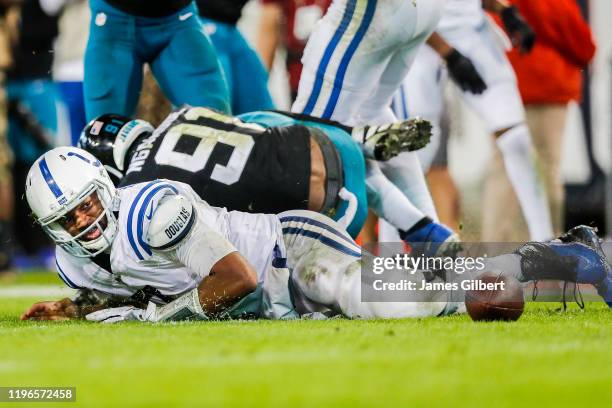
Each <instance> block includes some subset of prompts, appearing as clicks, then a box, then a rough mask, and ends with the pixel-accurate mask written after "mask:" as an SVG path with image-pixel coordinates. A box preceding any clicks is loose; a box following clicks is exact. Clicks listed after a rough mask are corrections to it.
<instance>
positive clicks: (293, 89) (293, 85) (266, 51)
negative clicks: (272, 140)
mask: <svg viewBox="0 0 612 408" xmlns="http://www.w3.org/2000/svg"><path fill="white" fill-rule="evenodd" d="M260 3H261V19H260V22H259V27H258V36H257V51H258V52H259V55H261V58H262V60H263V62H264V64H265V66H266V68H267V69H268V71H270V70H271V69H272V64H273V63H274V58H275V55H276V52H277V49H279V48H284V50H285V54H286V56H285V67H286V69H287V74H288V76H289V90H290V93H291V101H294V100H295V98H296V97H297V92H298V85H299V83H300V75H301V73H302V54H303V52H304V48H305V47H306V41H307V40H308V37H309V36H310V34H311V33H312V31H313V30H314V28H315V25H316V24H317V22H318V21H319V20H320V19H321V17H323V15H324V14H325V11H326V10H327V8H328V7H329V5H330V4H331V0H260Z"/></svg>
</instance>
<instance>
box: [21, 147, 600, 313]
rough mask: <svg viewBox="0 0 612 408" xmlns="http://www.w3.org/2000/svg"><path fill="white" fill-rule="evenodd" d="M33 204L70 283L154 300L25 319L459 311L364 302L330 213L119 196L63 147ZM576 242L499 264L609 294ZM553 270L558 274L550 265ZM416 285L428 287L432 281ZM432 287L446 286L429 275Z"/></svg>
mask: <svg viewBox="0 0 612 408" xmlns="http://www.w3.org/2000/svg"><path fill="white" fill-rule="evenodd" d="M26 197H27V200H28V204H29V205H30V207H31V209H32V211H33V214H34V216H35V218H36V220H37V222H38V223H39V224H40V225H41V226H42V228H43V229H44V231H45V232H46V233H47V234H48V235H49V236H50V237H51V238H52V239H53V240H54V241H55V242H56V244H57V253H56V256H57V267H58V273H59V274H60V276H61V277H62V279H63V280H64V281H65V282H66V283H67V284H68V285H69V286H71V287H74V288H87V289H91V290H94V291H96V292H98V293H102V294H107V295H115V296H119V297H123V298H126V299H127V303H130V301H133V302H137V301H138V300H140V301H142V300H143V299H142V298H141V299H136V298H135V295H137V294H139V293H145V295H146V294H147V293H148V294H149V296H148V298H147V299H146V300H150V302H149V304H148V306H147V308H146V309H144V308H140V307H136V306H134V305H133V304H132V305H126V306H120V307H111V308H108V305H107V304H100V305H93V307H89V308H81V307H80V305H79V304H78V303H75V302H73V301H72V300H69V299H64V300H60V301H56V302H41V303H37V304H34V305H33V306H32V307H30V309H29V310H27V311H26V312H25V313H24V314H23V316H22V319H24V320H25V319H50V320H57V319H65V318H77V317H81V318H82V317H84V315H85V313H87V318H88V319H89V320H94V321H102V322H116V321H122V320H143V321H153V322H159V321H167V320H184V319H198V320H208V319H212V318H223V317H244V316H245V314H246V315H252V316H254V317H265V318H270V319H283V318H296V317H299V316H301V315H305V314H308V313H315V312H325V315H326V316H329V315H337V314H342V315H344V316H347V317H350V318H401V317H423V316H436V315H440V314H443V313H445V312H450V311H452V307H451V306H452V304H453V302H450V298H449V293H447V292H443V291H428V292H426V294H425V297H423V298H421V299H422V301H421V302H365V301H362V298H361V283H362V282H361V251H360V248H359V247H358V246H357V245H356V244H355V242H354V241H353V240H352V239H351V238H350V236H349V235H348V234H347V233H346V232H345V231H343V230H342V229H341V228H339V227H338V226H337V224H336V223H335V222H334V221H332V220H331V219H329V218H327V217H326V216H324V215H322V214H318V213H314V212H310V211H304V210H297V211H287V212H284V213H281V214H279V215H267V214H249V213H242V212H237V211H230V212H228V211H226V210H225V209H223V208H216V207H211V206H209V205H208V204H207V203H206V202H204V201H203V200H201V199H200V198H199V197H198V196H197V194H196V193H195V192H194V191H193V190H192V189H191V188H190V187H189V186H188V185H186V184H183V183H179V182H174V181H169V180H156V181H152V182H148V183H140V184H135V185H132V186H128V187H125V188H122V189H120V190H116V189H115V187H114V186H113V184H112V182H111V180H110V178H109V176H108V174H107V172H106V170H105V169H104V167H103V166H102V164H101V163H100V162H99V161H97V160H96V159H95V157H94V156H92V155H90V154H89V153H87V152H85V151H83V150H80V149H77V148H72V147H60V148H56V149H53V150H51V151H49V152H47V153H45V154H44V155H43V156H42V157H41V158H39V159H38V160H37V161H36V162H35V164H34V165H33V166H32V168H31V169H30V172H29V174H28V177H27V180H26ZM559 245H563V244H559ZM568 245H569V246H564V247H559V248H556V247H554V246H552V245H547V244H534V245H531V246H525V247H524V248H522V249H520V250H519V251H517V253H516V254H512V255H508V256H509V258H508V259H505V260H503V259H502V260H497V264H492V265H493V267H495V268H496V269H506V270H508V271H509V273H512V274H514V275H515V276H517V277H518V278H520V279H523V280H525V279H545V278H546V276H545V275H546V274H547V273H551V271H552V273H554V274H555V277H557V278H558V277H563V278H566V279H568V280H573V281H576V280H578V281H586V280H589V281H592V282H593V283H597V284H599V285H600V286H601V287H602V288H603V287H604V286H605V287H606V288H607V287H608V286H607V285H608V283H607V281H606V280H605V279H608V280H610V277H609V275H610V274H609V273H608V268H607V266H606V265H607V263H606V262H605V259H603V257H602V256H600V255H599V253H598V252H597V251H596V250H594V249H592V248H589V247H588V246H586V245H583V244H568ZM572 245H573V246H572ZM568 248H569V249H568ZM555 255H561V256H563V259H564V260H567V258H568V257H574V258H576V262H574V263H571V265H570V264H568V263H567V262H566V263H565V266H564V267H557V266H559V265H564V264H563V263H562V262H560V261H559V260H558V259H557V260H555ZM492 260H495V258H492ZM546 262H548V263H549V264H550V263H551V262H552V265H553V266H555V267H554V268H546V267H544V266H546ZM555 262H556V263H555ZM581 262H582V263H581ZM421 275H422V276H421ZM413 276H416V277H417V278H419V277H420V280H421V281H423V280H426V279H425V277H426V272H419V271H417V272H415V274H413ZM432 279H442V278H441V277H439V276H437V275H434V274H431V276H428V277H427V280H428V281H431V280H432ZM595 280H596V281H597V282H594V281H595ZM610 287H612V285H611V286H610ZM96 308H98V309H99V308H104V309H101V310H97V311H93V310H94V309H96Z"/></svg>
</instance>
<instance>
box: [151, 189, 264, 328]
mask: <svg viewBox="0 0 612 408" xmlns="http://www.w3.org/2000/svg"><path fill="white" fill-rule="evenodd" d="M162 207H173V208H172V210H171V211H170V213H173V214H176V217H174V218H173V216H171V217H167V216H164V217H163V218H165V219H166V220H167V221H163V222H162V224H159V225H162V228H159V225H158V226H155V225H152V230H151V232H150V234H151V236H152V237H153V235H155V234H157V233H158V232H160V231H161V230H162V229H163V230H164V231H165V230H166V229H167V227H166V226H169V225H177V222H176V221H175V220H180V219H181V217H182V219H185V218H187V217H189V219H190V220H192V225H191V226H189V225H188V226H187V228H189V230H188V231H187V230H184V231H179V232H177V233H176V236H177V237H178V238H175V240H179V239H180V241H179V242H178V243H176V242H169V243H166V242H164V240H165V239H166V238H167V234H164V235H163V236H161V238H160V240H161V241H159V242H155V238H152V239H153V241H154V246H155V247H157V248H160V245H159V244H160V243H161V248H162V251H163V248H165V247H168V245H169V246H170V247H171V248H173V249H171V250H170V251H169V252H167V253H166V256H169V257H175V258H176V259H177V260H178V261H179V262H181V263H182V264H183V265H185V266H186V267H188V268H189V269H190V270H192V271H194V272H195V273H196V274H197V275H198V276H199V277H201V278H202V280H201V282H200V284H199V285H198V287H197V288H195V289H194V290H192V291H191V292H190V293H188V294H186V295H183V296H182V297H181V298H185V297H187V298H186V299H185V300H187V301H188V302H187V303H189V302H191V303H190V304H189V305H188V306H187V307H188V308H190V309H191V310H192V311H193V312H194V313H193V314H194V315H195V317H198V318H201V319H211V318H215V317H217V316H218V314H219V313H221V312H222V311H224V310H225V309H226V308H227V307H229V306H231V305H233V304H234V303H236V302H237V301H239V300H240V299H241V298H243V297H244V296H246V295H248V294H249V293H251V292H252V291H254V290H255V289H256V287H257V274H256V273H255V270H254V269H253V267H252V266H251V265H250V264H249V263H248V261H247V260H246V259H245V258H244V257H243V256H242V255H241V254H240V253H239V252H238V251H237V250H236V248H235V247H234V246H233V245H232V244H231V243H230V242H229V241H228V240H227V239H225V238H224V237H223V236H221V235H220V234H219V233H218V232H216V231H215V230H213V229H212V228H210V227H209V226H208V225H207V224H206V223H205V222H204V220H202V219H201V218H202V217H203V215H202V214H197V212H196V211H195V208H194V207H193V205H192V204H191V202H189V201H188V200H187V199H185V198H183V197H181V196H174V197H172V198H171V199H170V200H168V201H166V202H164V203H163V204H162ZM163 212H164V208H160V209H159V213H163ZM156 213H157V212H156ZM188 214H189V215H188ZM160 215H163V214H160ZM154 218H155V215H154ZM187 222H188V221H187ZM155 230H157V231H155ZM181 234H184V238H182V239H181V237H180V235H181ZM160 253H162V254H163V253H164V252H160ZM181 298H179V299H177V300H175V301H174V302H171V303H170V304H168V305H166V306H164V307H161V308H159V309H158V314H157V316H156V321H160V320H175V317H174V316H175V315H176V313H184V312H180V310H181V307H182V306H181V305H183V303H182V301H181ZM173 303H174V305H173ZM179 306H180V307H179ZM177 307H178V308H177ZM175 309H176V310H175Z"/></svg>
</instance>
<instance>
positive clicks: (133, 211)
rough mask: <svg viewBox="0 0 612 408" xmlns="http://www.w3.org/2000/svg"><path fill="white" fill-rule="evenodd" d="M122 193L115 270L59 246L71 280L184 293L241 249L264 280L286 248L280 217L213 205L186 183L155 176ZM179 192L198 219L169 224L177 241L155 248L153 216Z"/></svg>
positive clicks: (64, 274)
mask: <svg viewBox="0 0 612 408" xmlns="http://www.w3.org/2000/svg"><path fill="white" fill-rule="evenodd" d="M118 194H119V198H120V203H119V207H118V212H119V215H118V223H119V230H118V232H117V235H116V237H115V239H114V240H113V244H112V246H111V252H110V266H111V269H112V271H111V270H107V269H105V268H104V267H103V266H102V265H98V264H97V263H95V262H94V260H92V259H89V258H76V257H74V256H72V255H70V254H68V253H67V252H66V251H64V250H63V249H61V248H59V247H58V248H57V250H56V257H57V268H58V273H59V275H60V277H61V278H62V280H64V282H65V283H66V284H67V285H68V286H70V287H73V288H90V289H95V290H98V291H101V292H105V293H108V294H113V295H119V296H129V295H131V294H133V293H134V292H136V291H137V290H138V289H141V288H142V287H144V286H147V285H148V286H152V287H154V288H156V289H158V290H159V291H160V292H161V293H162V294H164V295H179V294H182V293H184V292H186V291H188V290H190V289H193V288H195V287H196V286H197V285H198V284H199V283H200V281H201V280H202V279H203V278H204V277H205V276H207V275H208V273H209V272H210V269H211V268H212V267H213V265H214V264H215V263H216V262H217V261H218V260H220V259H221V258H223V257H224V256H225V255H227V254H229V253H231V252H234V251H239V252H240V253H241V254H242V255H243V256H244V257H245V258H246V259H248V261H249V263H250V264H251V265H252V266H253V267H254V268H255V270H256V271H257V274H258V279H259V281H260V282H261V281H262V280H263V279H264V276H265V274H266V271H267V269H268V268H269V267H270V265H271V263H272V259H273V256H274V254H275V252H276V253H277V254H281V255H282V254H284V252H285V249H284V244H283V240H282V230H281V226H280V222H279V220H278V218H277V217H276V216H275V215H265V214H248V213H242V212H237V211H230V212H228V211H227V210H226V209H224V208H217V207H211V206H209V205H208V204H207V203H206V202H205V201H203V200H201V199H200V198H199V197H198V196H197V195H196V194H195V192H194V191H193V189H192V188H191V187H190V186H188V185H187V184H183V183H179V182H176V181H170V180H156V181H152V182H149V183H140V184H135V185H132V186H129V187H125V188H123V189H120V190H118ZM178 194H180V195H182V196H184V197H186V198H187V199H188V200H189V201H190V202H191V204H192V205H193V210H194V211H193V213H194V216H193V219H194V220H195V221H193V225H191V226H190V227H188V228H183V227H182V226H180V228H178V229H177V231H173V230H172V228H168V229H167V234H168V238H172V243H173V245H172V246H171V248H169V249H165V250H154V249H152V248H151V247H150V246H149V244H148V241H147V240H148V235H147V232H148V228H149V225H150V223H151V218H154V213H155V210H156V209H157V208H158V206H159V205H160V200H162V198H164V197H167V196H169V195H170V196H171V195H178ZM190 219H191V218H190ZM190 222H191V221H190ZM171 227H172V226H171ZM181 228H182V229H183V230H184V232H185V234H183V235H184V236H181V233H180V232H181ZM174 232H178V233H177V234H176V236H172V234H173V233H174ZM186 248H188V249H186ZM275 249H276V251H275ZM181 251H182V252H181ZM185 251H189V252H185ZM186 257H192V258H195V257H197V265H199V267H198V269H199V270H193V269H190V268H189V267H187V266H185V263H184V262H182V261H181V260H180V259H179V258H181V259H185V258H186ZM100 263H102V262H100Z"/></svg>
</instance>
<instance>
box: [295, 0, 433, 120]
mask: <svg viewBox="0 0 612 408" xmlns="http://www.w3.org/2000/svg"><path fill="white" fill-rule="evenodd" d="M434 3H435V4H434ZM438 3H440V2H439V1H430V2H406V1H402V0H390V1H386V2H375V1H373V0H367V1H356V2H348V3H345V2H340V1H337V2H334V3H333V4H332V6H331V7H330V9H329V10H328V12H327V14H326V15H325V17H324V18H323V20H322V21H321V23H320V24H319V25H318V27H317V29H316V30H315V32H314V33H313V34H312V35H311V37H310V39H309V41H308V44H307V46H306V49H305V51H304V57H303V63H304V70H303V72H302V78H301V80H300V87H299V90H298V97H297V99H296V101H295V103H294V105H293V107H292V110H293V111H294V112H303V113H306V114H312V115H314V116H320V117H324V118H333V119H335V120H337V121H339V122H341V123H343V124H360V123H372V124H382V123H383V122H379V123H375V122H368V121H367V120H361V119H360V118H358V117H356V115H361V114H363V113H364V112H367V111H369V109H365V108H364V104H365V103H369V102H370V100H371V98H372V96H373V95H374V93H375V92H376V91H377V90H380V94H381V95H382V94H384V95H385V96H387V97H388V102H390V98H391V95H392V94H393V92H394V91H395V90H396V89H397V87H398V86H399V83H400V82H401V80H402V79H403V75H401V74H400V76H397V77H395V76H392V75H391V76H390V75H386V74H385V72H386V71H387V70H388V65H389V64H390V63H391V61H392V58H393V57H394V55H396V54H397V53H398V50H404V49H406V48H412V47H414V46H416V45H418V43H419V41H421V42H422V41H424V40H425V38H422V39H421V34H422V33H424V32H425V31H427V30H429V26H430V25H431V26H432V27H431V30H433V26H435V23H436V21H437V18H439V13H440V10H438V9H436V4H438ZM432 16H433V17H432ZM382 27H384V29H382ZM403 74H405V72H404V73H403ZM391 88H393V89H391ZM380 106H386V105H384V104H383V105H378V104H375V112H376V113H378V112H379V111H380V109H381V107H380ZM387 122H388V121H387Z"/></svg>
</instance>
